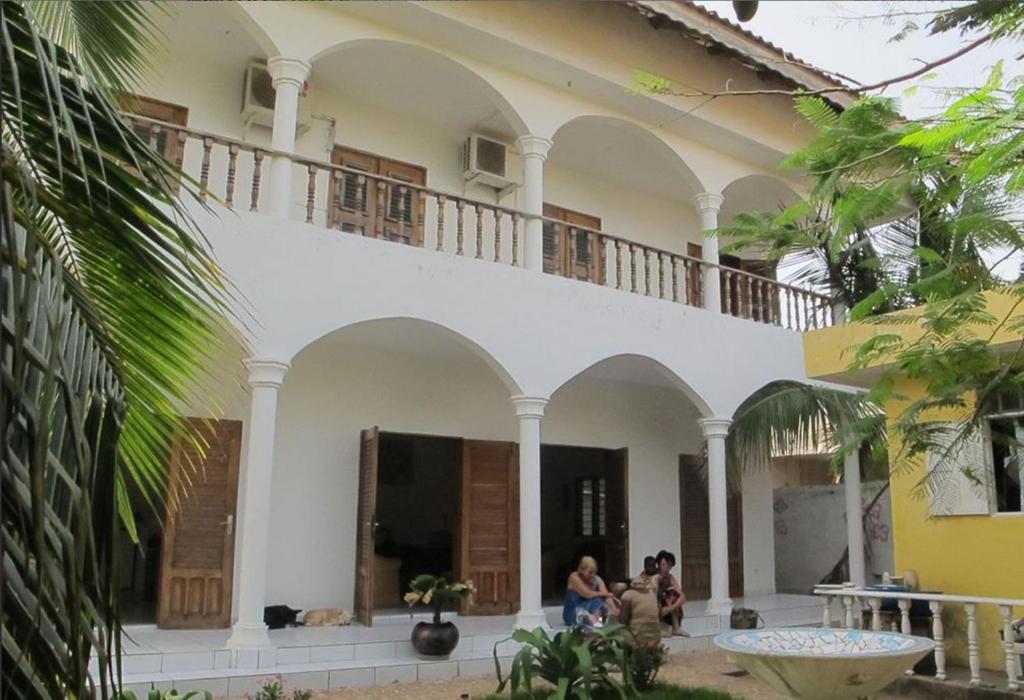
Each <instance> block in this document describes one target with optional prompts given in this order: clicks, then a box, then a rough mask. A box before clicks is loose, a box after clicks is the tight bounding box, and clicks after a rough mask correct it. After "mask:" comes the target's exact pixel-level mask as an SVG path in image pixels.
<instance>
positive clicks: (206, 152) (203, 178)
mask: <svg viewBox="0 0 1024 700" xmlns="http://www.w3.org/2000/svg"><path fill="white" fill-rule="evenodd" d="M212 150H213V139H211V138H210V137H209V136H207V137H205V138H204V139H203V165H202V168H201V169H200V170H199V199H201V200H202V201H204V202H205V201H206V194H207V189H208V187H207V186H208V185H209V184H210V152H211V151H212Z"/></svg>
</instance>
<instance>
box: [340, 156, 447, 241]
mask: <svg viewBox="0 0 1024 700" xmlns="http://www.w3.org/2000/svg"><path fill="white" fill-rule="evenodd" d="M331 162H332V163H334V164H335V165H344V166H345V167H347V168H352V169H355V170H361V171H363V172H365V173H367V174H368V175H383V176H384V177H389V178H394V179H396V180H402V181H404V182H408V183H410V184H412V185H426V184H427V170H426V168H422V167H420V166H418V165H411V164H409V163H402V162H401V161H397V160H391V159H389V158H383V157H381V156H378V155H374V154H372V153H365V152H363V151H357V150H355V149H352V148H344V147H342V146H335V147H334V150H333V151H332V153H331ZM329 201H330V202H331V206H330V210H329V211H328V217H327V223H328V226H329V227H330V228H340V229H341V230H342V231H345V232H347V233H358V234H359V235H361V236H372V237H374V238H386V239H388V240H391V241H397V242H399V243H406V244H408V245H417V246H418V245H422V244H423V216H424V201H423V197H422V196H421V195H420V193H419V192H418V191H415V190H413V189H411V188H410V189H406V190H405V191H404V192H403V191H402V188H401V187H400V186H398V185H394V184H391V183H383V182H382V181H378V180H373V179H371V178H369V177H362V176H360V175H357V174H355V173H344V174H341V175H338V176H332V178H331V187H330V199H329Z"/></svg>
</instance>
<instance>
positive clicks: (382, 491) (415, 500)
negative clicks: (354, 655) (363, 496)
mask: <svg viewBox="0 0 1024 700" xmlns="http://www.w3.org/2000/svg"><path fill="white" fill-rule="evenodd" d="M461 459H462V441H461V440H459V439H455V438H444V437H433V436H427V435H407V434H400V433H380V452H379V458H378V460H379V461H378V464H377V508H376V528H375V531H374V562H373V567H374V576H373V607H374V608H375V609H377V610H387V609H393V608H400V607H404V606H405V604H404V602H403V601H402V596H403V595H404V594H405V593H406V591H408V590H409V582H410V581H411V580H412V579H413V578H414V577H415V576H417V575H419V574H435V575H440V576H444V577H446V578H448V579H449V580H451V579H452V576H453V572H454V571H455V559H454V554H455V532H456V530H457V529H458V524H459V472H460V468H459V464H460V461H461Z"/></svg>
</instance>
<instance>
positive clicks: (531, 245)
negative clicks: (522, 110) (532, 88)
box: [516, 135, 551, 272]
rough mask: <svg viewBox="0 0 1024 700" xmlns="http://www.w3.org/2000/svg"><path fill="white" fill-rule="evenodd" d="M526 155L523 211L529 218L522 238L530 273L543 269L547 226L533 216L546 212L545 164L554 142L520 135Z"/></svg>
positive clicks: (525, 261)
mask: <svg viewBox="0 0 1024 700" xmlns="http://www.w3.org/2000/svg"><path fill="white" fill-rule="evenodd" d="M516 145H517V146H518V147H519V151H520V153H522V156H523V210H524V211H525V212H526V213H527V214H529V215H531V216H530V218H528V219H526V225H525V228H524V231H525V233H524V236H523V265H524V267H526V269H527V270H534V271H536V272H542V271H543V270H544V223H543V222H542V221H541V220H540V219H538V218H534V217H538V216H541V215H542V214H543V213H544V161H545V160H547V157H548V151H549V150H551V140H550V139H546V138H544V137H543V136H529V135H527V136H520V137H519V138H518V139H517V140H516Z"/></svg>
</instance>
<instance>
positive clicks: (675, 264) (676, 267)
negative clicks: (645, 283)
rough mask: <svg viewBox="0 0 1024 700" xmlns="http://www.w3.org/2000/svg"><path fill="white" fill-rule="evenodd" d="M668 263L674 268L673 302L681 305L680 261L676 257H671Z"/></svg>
mask: <svg viewBox="0 0 1024 700" xmlns="http://www.w3.org/2000/svg"><path fill="white" fill-rule="evenodd" d="M668 262H669V265H671V266H672V268H671V272H672V301H674V302H676V303H679V260H677V259H676V256H674V255H670V256H669V258H668Z"/></svg>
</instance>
